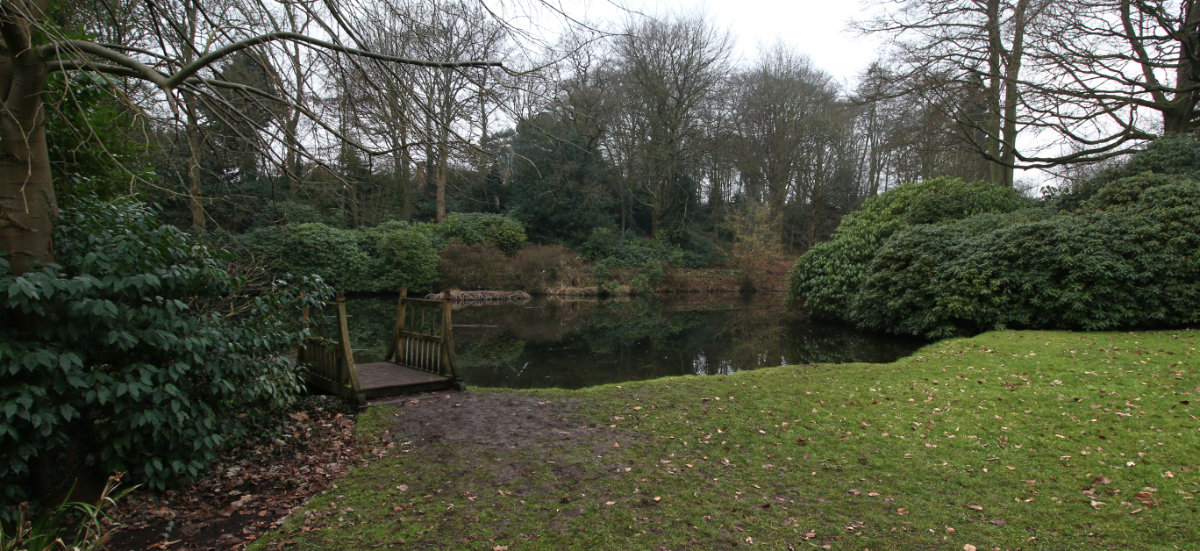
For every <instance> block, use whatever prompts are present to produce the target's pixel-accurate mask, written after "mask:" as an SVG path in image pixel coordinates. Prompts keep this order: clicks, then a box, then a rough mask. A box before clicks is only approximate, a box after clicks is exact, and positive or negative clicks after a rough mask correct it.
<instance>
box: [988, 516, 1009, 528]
mask: <svg viewBox="0 0 1200 551" xmlns="http://www.w3.org/2000/svg"><path fill="white" fill-rule="evenodd" d="M988 522H990V523H992V524H993V525H996V526H1004V525H1005V524H1008V523H1007V522H1004V521H1003V520H1000V519H998V518H997V519H992V520H989V521H988Z"/></svg>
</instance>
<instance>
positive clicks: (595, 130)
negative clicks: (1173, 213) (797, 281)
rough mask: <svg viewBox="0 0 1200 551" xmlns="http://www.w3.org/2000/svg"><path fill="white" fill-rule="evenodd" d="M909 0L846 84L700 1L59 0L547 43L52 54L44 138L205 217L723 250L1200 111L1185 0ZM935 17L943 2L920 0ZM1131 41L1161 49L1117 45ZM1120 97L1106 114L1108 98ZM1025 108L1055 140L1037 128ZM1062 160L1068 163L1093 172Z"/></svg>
mask: <svg viewBox="0 0 1200 551" xmlns="http://www.w3.org/2000/svg"><path fill="white" fill-rule="evenodd" d="M535 4H536V3H535ZM892 4H893V8H894V9H893V10H892V12H890V13H891V14H892V15H891V17H890V18H884V19H880V20H877V21H867V22H863V23H862V26H863V28H864V30H865V31H868V32H876V33H888V34H889V36H892V37H893V38H894V39H895V41H896V42H895V45H896V46H897V47H896V48H895V49H894V50H892V53H891V55H890V57H886V58H881V61H880V62H879V63H877V64H876V65H874V66H872V67H871V68H870V69H869V70H868V71H867V73H866V74H865V75H864V76H863V78H862V79H861V82H860V83H859V84H858V85H857V87H856V88H854V89H845V88H843V87H842V86H841V85H839V84H837V83H835V82H833V81H832V79H831V78H830V77H829V75H828V74H826V73H824V72H822V71H821V70H820V69H818V68H815V67H813V66H812V65H811V64H810V63H809V62H808V60H807V59H806V58H805V57H804V56H803V54H802V53H800V52H795V51H792V50H789V49H788V48H787V47H786V46H783V45H776V46H772V47H769V48H766V49H764V50H763V51H762V52H761V53H760V55H759V57H758V58H757V59H754V60H749V61H740V62H738V63H735V61H734V60H732V59H731V55H730V52H731V43H730V38H729V37H728V35H726V34H725V33H723V32H722V31H720V30H719V29H718V27H717V26H715V25H714V24H713V23H711V22H708V21H705V20H704V19H703V18H702V17H701V16H673V17H669V18H666V19H661V20H649V19H641V18H634V17H630V18H628V20H627V21H625V22H624V23H622V24H621V25H620V26H619V27H618V28H616V29H615V30H616V32H615V34H613V35H611V36H609V37H601V36H598V35H596V34H595V33H590V34H589V32H588V31H587V30H586V29H576V30H575V32H573V33H567V35H565V37H564V38H562V39H561V40H560V41H559V42H556V43H544V44H543V49H544V51H538V52H530V51H526V50H520V49H518V46H517V44H518V43H520V42H521V41H520V40H519V38H520V37H521V35H520V33H518V32H517V31H516V30H515V29H514V28H513V27H511V26H509V25H508V24H507V23H506V22H505V21H503V20H501V19H498V18H497V16H496V14H495V13H494V12H491V11H489V10H488V9H486V8H485V6H484V5H482V4H480V3H477V2H471V1H458V2H436V3H434V2H423V1H409V2H405V1H401V0H393V1H389V2H378V3H372V4H371V5H370V6H367V5H361V6H360V5H356V4H348V5H346V6H345V7H342V8H339V9H338V10H339V11H333V12H328V11H326V12H319V11H314V8H303V9H302V8H300V7H298V6H296V5H292V4H285V5H282V6H279V7H274V8H272V9H267V8H268V7H269V6H263V5H258V4H254V3H249V4H245V5H241V4H239V9H237V10H230V11H227V12H222V13H217V12H215V11H214V10H211V7H210V6H207V5H206V4H204V3H203V2H200V1H192V0H180V2H178V5H177V6H160V7H159V8H157V10H150V11H149V12H144V11H143V10H142V9H140V8H138V7H128V8H124V10H125V11H120V12H119V13H117V12H114V11H113V10H114V9H115V8H114V7H112V6H108V5H107V4H106V3H105V2H99V1H98V2H92V3H80V4H78V5H76V6H74V7H70V8H67V7H64V8H62V9H61V11H62V13H63V15H60V18H61V19H62V21H63V24H64V28H65V25H66V24H70V25H75V26H76V27H75V28H77V29H78V30H79V32H81V33H83V34H85V35H89V36H95V37H103V38H106V39H108V40H109V41H110V42H113V43H118V44H131V48H132V45H134V44H138V43H139V41H144V40H152V39H154V36H155V35H154V34H153V33H147V32H146V29H147V28H152V27H153V24H152V23H153V21H154V20H155V18H158V19H160V20H161V19H169V21H170V23H172V24H173V25H174V28H175V30H176V32H173V33H167V38H169V39H170V40H168V41H162V40H159V41H158V42H160V43H162V44H163V46H164V49H165V50H166V51H165V52H164V53H163V54H161V55H163V56H164V57H163V59H164V60H166V61H167V62H168V64H169V63H170V61H169V60H171V59H179V60H182V61H186V60H188V59H192V58H194V57H197V56H199V55H200V54H202V53H204V52H205V51H206V47H207V46H206V41H210V40H211V37H212V36H213V35H214V34H216V35H219V34H221V33H223V32H228V30H229V29H233V28H237V25H239V24H250V25H251V27H253V25H260V26H262V27H263V28H264V29H268V30H269V29H284V30H290V31H292V32H309V33H314V32H315V34H317V35H320V34H322V33H330V32H332V33H335V34H338V33H342V34H344V35H345V36H341V35H340V34H339V37H340V42H339V44H353V45H355V46H356V47H357V48H360V49H361V50H364V51H370V52H377V53H380V54H386V55H388V56H394V57H396V58H401V59H416V60H435V61H466V60H488V61H494V62H498V63H504V64H505V65H506V66H511V67H514V68H516V67H520V66H523V65H532V66H535V67H538V69H537V70H534V71H528V72H521V73H516V72H514V71H512V70H510V71H501V70H498V69H496V68H495V67H490V66H474V65H473V66H466V67H434V68H430V67H426V66H422V65H419V64H397V63H387V62H381V61H378V60H374V59H370V58H362V57H361V56H358V55H357V54H356V52H350V51H338V50H322V49H319V48H313V47H309V45H308V44H305V43H303V42H268V43H264V44H261V45H253V46H250V47H247V48H244V49H239V50H236V51H234V52H232V53H229V54H228V55H225V56H222V57H219V58H215V59H214V60H213V62H212V63H211V64H210V65H208V66H206V67H205V68H204V69H203V71H204V73H206V74H208V73H211V75H209V76H208V78H210V80H211V81H212V82H213V83H214V84H212V85H211V87H210V89H208V90H204V91H196V92H194V93H192V92H186V91H185V92H181V93H180V94H179V95H180V98H179V99H180V100H181V101H180V102H178V103H177V105H175V106H174V107H171V109H173V110H164V109H166V106H164V105H163V104H162V100H161V98H159V97H157V95H156V94H154V93H153V90H152V89H144V88H143V87H142V86H141V85H139V84H137V82H136V81H129V80H125V79H114V78H112V77H108V76H99V75H97V74H95V73H86V72H85V73H80V75H81V76H77V77H72V78H63V79H61V80H58V79H59V77H58V76H57V75H56V76H55V77H54V79H52V80H51V89H52V91H54V92H55V93H52V94H49V95H48V97H50V98H51V102H50V103H51V104H52V107H54V109H52V112H54V113H55V115H53V116H52V119H51V121H50V122H51V123H53V124H52V125H51V126H52V127H63V129H64V130H66V129H67V128H69V129H71V130H73V132H60V133H59V135H65V134H69V135H70V138H67V137H65V136H64V138H63V139H64V141H65V142H67V143H63V144H61V145H60V146H59V147H58V148H57V149H55V145H54V144H52V145H51V147H52V149H55V153H56V154H58V155H54V158H55V165H56V166H61V163H67V162H79V160H80V159H72V157H73V156H74V157H77V156H78V148H77V147H71V146H70V145H69V144H70V141H71V139H75V138H78V137H80V136H84V137H86V138H89V139H90V140H96V139H102V140H103V144H102V147H99V149H104V150H106V151H105V152H104V153H105V155H106V156H108V155H109V154H111V156H112V157H115V158H116V159H117V160H118V161H119V163H118V164H117V165H114V166H111V167H110V169H111V173H112V175H111V176H110V177H109V178H106V179H111V180H112V181H110V182H98V181H95V180H91V181H88V182H87V183H82V182H71V183H72V184H75V185H77V186H81V189H101V190H106V191H108V192H111V193H130V192H133V193H135V194H138V195H139V196H141V197H142V198H143V199H144V200H147V201H151V202H156V203H160V204H162V205H163V206H164V219H165V220H166V221H167V222H170V223H174V224H177V225H179V226H181V227H189V228H194V229H198V230H204V231H209V232H218V233H225V234H243V233H246V232H249V231H252V230H255V229H258V228H263V227H267V226H273V225H279V224H285V223H310V222H320V223H323V224H326V225H328V226H330V227H334V228H341V229H357V228H364V227H372V226H377V225H380V224H383V223H386V222H389V221H404V222H440V221H442V220H444V219H445V218H446V216H447V214H448V213H452V212H461V213H472V212H477V213H494V214H503V215H506V216H509V217H511V218H513V219H515V220H518V221H520V222H521V223H522V224H523V225H524V227H525V231H526V233H527V235H528V237H529V239H530V241H532V242H534V243H539V244H562V245H566V246H568V247H571V248H575V247H577V246H579V245H581V244H582V243H584V242H585V241H586V240H587V239H588V238H589V237H590V236H591V233H592V230H593V229H594V228H598V227H605V228H611V229H612V230H613V231H615V232H617V233H619V234H621V235H624V236H642V237H644V238H648V239H660V240H666V241H667V242H669V243H671V244H673V245H676V246H680V247H683V248H684V249H686V250H690V251H693V252H697V253H700V254H707V253H709V252H711V251H712V250H713V249H721V250H725V251H728V250H729V248H730V245H731V244H732V243H733V242H734V241H735V239H736V236H735V229H736V226H737V225H738V223H739V222H741V221H742V220H744V219H745V218H746V217H747V216H750V217H757V219H758V224H759V225H763V226H765V227H766V228H769V232H767V233H768V235H770V236H773V237H772V242H773V243H776V244H777V245H778V246H779V247H781V254H782V251H787V252H790V253H792V254H798V253H799V252H802V251H804V250H807V249H808V248H809V247H811V246H812V245H814V244H816V243H818V242H819V241H821V240H822V239H824V238H825V237H827V236H828V235H829V233H831V232H832V230H833V228H835V227H836V226H837V222H838V220H839V219H840V217H841V216H843V215H845V214H846V213H848V212H851V211H852V210H854V209H855V208H856V207H857V206H858V205H859V204H860V203H861V201H862V200H863V199H864V198H867V197H871V196H874V195H876V194H878V193H879V192H880V191H883V190H887V189H891V188H893V187H895V186H896V185H898V184H900V183H902V182H909V181H920V180H923V179H926V178H930V177H934V176H957V177H962V178H964V179H967V180H985V181H991V182H993V183H997V184H1000V185H1005V186H1008V187H1012V186H1014V185H1021V182H1015V181H1014V176H1013V169H1014V167H1020V166H1067V165H1066V163H1070V162H1075V161H1087V160H1103V159H1104V158H1106V157H1108V156H1110V155H1112V154H1115V153H1120V152H1123V151H1125V150H1126V149H1128V147H1129V146H1130V145H1132V144H1134V143H1137V142H1138V141H1140V140H1144V139H1146V138H1149V137H1152V136H1154V135H1157V134H1159V133H1161V132H1166V133H1168V134H1170V133H1178V132H1186V131H1188V129H1190V128H1191V126H1190V125H1191V123H1190V122H1189V123H1188V124H1185V125H1182V126H1180V125H1175V124H1168V122H1170V120H1173V119H1171V117H1172V116H1175V115H1172V113H1174V111H1173V110H1180V109H1182V110H1185V111H1187V112H1188V113H1192V112H1193V111H1194V99H1191V98H1193V96H1195V91H1194V90H1192V89H1191V88H1188V89H1186V90H1185V89H1182V88H1179V87H1176V88H1172V87H1171V86H1170V85H1167V84H1163V82H1165V81H1166V79H1168V78H1170V77H1171V76H1174V75H1178V76H1179V77H1180V78H1184V77H1187V78H1190V75H1191V73H1192V72H1194V68H1193V67H1192V64H1191V62H1190V61H1188V60H1189V59H1190V58H1191V56H1190V53H1191V52H1193V51H1194V50H1195V48H1196V44H1195V43H1194V42H1195V41H1194V37H1193V36H1192V34H1187V33H1189V32H1192V31H1189V30H1188V29H1187V28H1185V27H1184V26H1183V25H1184V23H1183V21H1187V19H1186V18H1187V17H1190V15H1189V14H1190V10H1191V9H1192V7H1191V6H1192V4H1191V2H1185V3H1183V4H1181V5H1179V6H1174V5H1172V4H1171V3H1163V2H1159V3H1138V4H1136V5H1134V6H1132V7H1131V6H1130V5H1128V4H1122V5H1121V6H1117V7H1111V6H1110V7H1107V8H1106V11H1104V13H1106V14H1108V15H1109V16H1111V17H1110V18H1109V19H1106V20H1105V21H1106V22H1107V25H1108V26H1107V27H1104V28H1103V29H1098V28H1097V27H1096V26H1095V25H1093V26H1088V21H1076V20H1075V19H1073V16H1070V15H1069V14H1067V13H1065V12H1061V8H1059V7H1056V6H1054V5H1052V3H1050V2H1045V1H1041V2H1038V1H1034V0H1020V1H1017V2H1000V1H999V0H994V1H991V2H987V3H986V4H987V5H986V6H984V7H979V6H976V5H975V3H965V2H957V1H952V0H941V1H938V2H893V3H892ZM960 4H961V5H960ZM1072 4H1073V3H1072ZM1093 8H1097V9H1099V8H1098V7H1096V6H1093ZM1172 10H1174V11H1172ZM118 16H119V17H118ZM922 17H924V18H931V19H932V20H934V21H937V22H939V23H944V24H940V25H938V26H936V27H932V28H930V27H925V26H920V25H917V24H916V23H914V21H918V20H921V18H922ZM330 18H334V19H335V20H337V21H339V22H341V23H342V25H340V26H338V27H337V28H334V27H331V26H330V24H329V23H328V22H326V20H327V19H330ZM1089 21H1091V20H1089ZM1092 23H1095V22H1094V21H1092ZM1172 25H1176V26H1175V27H1173V26H1172ZM351 29H352V30H351ZM1089 29H1091V30H1092V31H1093V32H1092V34H1091V35H1087V34H1086V32H1085V31H1087V30H1089ZM1068 31H1071V32H1073V33H1074V36H1075V37H1076V38H1077V39H1078V41H1084V40H1085V39H1086V41H1087V43H1089V44H1091V45H1092V49H1091V57H1087V56H1085V53H1087V52H1083V51H1081V50H1080V49H1079V48H1078V46H1071V47H1069V46H1070V45H1068V44H1064V43H1062V41H1061V40H1059V41H1055V40H1053V39H1054V38H1055V37H1058V36H1061V35H1063V33H1066V32H1068ZM1158 31H1162V32H1158ZM1193 31H1194V29H1193ZM1163 32H1165V33H1166V34H1165V35H1164V34H1163ZM1179 33H1184V34H1183V35H1180V34H1179ZM1193 34H1194V33H1193ZM1085 35H1086V36H1085ZM1131 48H1132V49H1133V51H1136V52H1139V53H1140V54H1144V55H1145V56H1151V57H1150V58H1146V59H1142V58H1137V59H1134V58H1131V57H1129V56H1127V55H1123V53H1122V52H1125V51H1127V50H1130V49H1131ZM952 50H953V52H957V53H954V54H953V55H950V52H951V51H952ZM130 51H131V52H135V50H132V49H131V50H130ZM85 53H86V52H85ZM1110 54H1111V55H1110ZM1114 59H1120V60H1121V63H1122V64H1123V65H1122V67H1124V68H1125V70H1126V72H1128V71H1129V70H1136V69H1138V68H1143V69H1146V71H1145V74H1146V75H1147V80H1145V82H1140V86H1141V89H1144V93H1143V92H1141V91H1139V89H1138V88H1137V87H1135V89H1133V90H1132V91H1128V90H1126V91H1125V92H1122V94H1125V95H1124V97H1121V95H1120V94H1117V93H1116V92H1112V91H1110V90H1109V88H1110V87H1109V86H1108V85H1104V84H1095V83H1096V82H1103V78H1102V77H1104V78H1109V80H1112V81H1113V82H1116V81H1117V80H1119V79H1117V77H1115V76H1113V75H1112V74H1110V73H1112V70H1110V69H1106V67H1110V66H1112V65H1113V64H1114V63H1115V61H1114ZM1068 63H1070V64H1071V65H1070V66H1071V67H1074V68H1075V69H1076V70H1075V72H1074V73H1073V74H1078V75H1096V76H1095V78H1089V79H1087V81H1086V82H1087V83H1089V86H1095V87H1097V89H1095V90H1091V91H1090V92H1089V89H1087V88H1086V87H1085V88H1077V87H1072V85H1071V84H1070V83H1069V82H1061V79H1060V78H1057V77H1054V78H1051V76H1052V75H1053V74H1058V72H1060V71H1061V70H1062V68H1063V67H1066V65H1065V64H1068ZM1021 67H1024V69H1023V71H1024V72H1023V73H1020V72H1018V71H1021V70H1022V69H1021ZM72 74H75V73H72ZM1105 75H1107V76H1105ZM1185 80H1186V79H1185ZM218 81H219V83H220V84H219V85H218V84H215V83H217V82H218ZM1078 84H1080V85H1082V84H1083V82H1082V81H1081V82H1080V83H1078ZM114 92H121V93H122V94H119V95H118V96H119V97H121V98H123V100H122V102H116V101H115V100H114V99H112V97H111V96H112V95H113V93H114ZM267 98H280V99H267ZM1052 104H1053V105H1056V106H1057V107H1052ZM1021 106H1025V107H1021ZM81 107H82V108H83V111H84V112H86V113H89V115H88V116H87V117H83V116H81V115H80V114H79V110H80V109H79V108H81ZM1139 109H1140V110H1148V111H1151V112H1152V111H1155V110H1157V111H1158V112H1159V113H1161V115H1162V119H1161V121H1163V122H1162V123H1161V124H1158V123H1156V121H1154V120H1152V119H1153V118H1152V117H1147V116H1145V115H1142V116H1137V115H1136V113H1135V111H1136V110H1139ZM1136 112H1138V113H1140V112H1141V111H1136ZM1104 113H1108V114H1109V115H1108V116H1107V118H1108V119H1112V121H1098V120H1097V119H1098V118H1105V117H1102V115H1103V114H1104ZM54 117H57V119H56V118H54ZM1176 118H1177V117H1176ZM68 119H73V120H68ZM1109 122H1111V123H1112V124H1109ZM106 129H107V130H108V131H109V132H108V133H107V134H106V133H105V130H106ZM1018 132H1023V133H1026V134H1029V135H1036V136H1038V137H1039V141H1040V143H1043V144H1053V145H1056V146H1058V147H1059V149H1058V150H1057V151H1059V153H1058V154H1057V155H1049V154H1048V153H1046V148H1045V147H1042V149H1039V150H1037V151H1035V152H1023V151H1021V150H1020V148H1018V147H1017V140H1016V136H1017V133H1018ZM54 133H55V132H54V131H52V134H54ZM1048 134H1049V135H1048ZM52 139H53V136H52ZM1063 151H1065V153H1063ZM1070 166H1072V167H1075V168H1069V169H1068V168H1064V169H1063V174H1065V175H1067V176H1074V177H1078V176H1079V170H1080V169H1078V167H1077V166H1076V165H1070ZM1083 170H1084V172H1086V169H1083ZM60 174H61V171H60ZM58 181H60V182H63V181H64V178H61V177H60V178H59V179H58ZM62 185H63V184H60V186H62ZM1024 185H1029V184H1024ZM64 200H69V198H64ZM759 210H761V211H763V212H757V211H759ZM776 238H777V239H776ZM711 260H713V261H715V262H718V263H719V262H721V261H722V259H721V258H720V257H719V255H717V256H715V257H713V258H712V259H711Z"/></svg>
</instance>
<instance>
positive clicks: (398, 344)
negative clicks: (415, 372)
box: [383, 287, 408, 363]
mask: <svg viewBox="0 0 1200 551" xmlns="http://www.w3.org/2000/svg"><path fill="white" fill-rule="evenodd" d="M406 298H408V287H401V288H400V301H399V304H397V305H396V324H395V325H394V326H393V327H392V339H391V340H390V341H388V348H387V353H386V354H384V355H383V359H384V360H391V361H393V362H396V363H403V362H402V360H403V358H404V342H403V341H401V340H400V332H401V331H404V316H405V314H406V309H405V306H404V299H406Z"/></svg>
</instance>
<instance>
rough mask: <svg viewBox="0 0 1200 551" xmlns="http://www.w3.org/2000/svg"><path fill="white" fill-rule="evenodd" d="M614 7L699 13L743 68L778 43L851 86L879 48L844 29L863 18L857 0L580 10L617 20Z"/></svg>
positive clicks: (601, 1) (746, 0) (609, 1)
mask: <svg viewBox="0 0 1200 551" xmlns="http://www.w3.org/2000/svg"><path fill="white" fill-rule="evenodd" d="M614 4H616V5H622V6H626V7H628V8H629V9H631V10H637V11H641V12H643V13H646V14H647V15H667V14H672V13H683V14H691V13H701V14H704V15H705V16H706V17H707V18H708V21H709V22H710V23H712V24H713V25H714V26H716V27H717V28H724V29H727V30H729V32H730V34H731V35H732V36H733V39H734V41H735V47H734V55H735V57H736V58H741V59H744V60H745V61H746V62H747V63H752V62H753V61H754V59H755V58H757V55H758V51H759V49H760V48H763V47H770V46H772V45H773V44H775V42H776V41H777V40H778V41H782V42H783V43H785V44H788V45H790V46H792V47H793V48H794V49H795V50H796V51H798V52H800V53H802V54H805V55H807V56H808V57H809V58H810V59H811V60H812V61H813V65H814V66H816V67H817V68H818V69H821V70H824V71H825V72H827V73H829V74H831V75H833V77H834V79H835V80H837V81H838V82H840V83H842V84H852V83H853V82H854V81H855V80H856V78H857V76H858V74H859V73H861V72H862V71H863V70H864V69H866V68H867V66H868V65H870V63H871V62H872V61H874V60H875V58H876V56H877V50H878V48H879V41H878V40H877V39H876V38H874V37H864V36H861V35H859V34H858V33H856V32H854V31H850V30H847V26H848V24H849V22H850V21H851V20H852V19H854V18H861V17H864V15H865V14H866V13H867V10H866V8H865V7H864V3H863V2H861V1H860V0H693V1H688V0H589V1H588V2H587V4H586V8H584V9H585V10H586V14H587V16H588V17H589V18H592V19H597V20H598V19H609V20H620V19H622V17H623V12H622V11H621V10H620V9H617V8H615V7H613V5H614Z"/></svg>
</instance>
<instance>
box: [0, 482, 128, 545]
mask: <svg viewBox="0 0 1200 551" xmlns="http://www.w3.org/2000/svg"><path fill="white" fill-rule="evenodd" d="M120 480H121V475H120V474H117V475H113V476H110V477H109V478H108V483H106V484H105V485H104V489H103V490H101V491H100V497H99V499H97V500H96V502H95V503H94V504H93V503H84V502H80V501H63V502H62V503H60V504H59V505H58V507H57V508H55V509H54V510H52V511H48V512H46V513H43V514H41V515H37V516H34V517H32V518H31V517H30V513H29V504H28V503H22V504H21V505H20V506H18V507H17V514H16V517H15V518H14V519H13V522H12V523H11V524H12V526H11V527H9V526H4V525H0V551H59V550H62V551H99V550H102V549H105V548H107V543H108V537H109V535H110V534H111V533H112V532H113V530H115V529H116V526H114V524H113V523H112V522H111V516H110V512H111V511H110V509H112V508H113V507H114V506H116V504H117V500H119V499H121V498H123V497H125V496H126V495H128V494H129V493H130V492H131V491H133V490H134V489H136V487H133V488H126V489H124V490H118V489H117V487H118V485H119V483H120ZM67 542H70V547H67Z"/></svg>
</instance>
